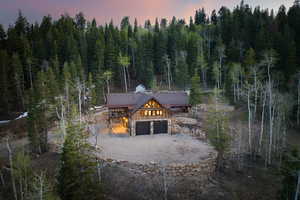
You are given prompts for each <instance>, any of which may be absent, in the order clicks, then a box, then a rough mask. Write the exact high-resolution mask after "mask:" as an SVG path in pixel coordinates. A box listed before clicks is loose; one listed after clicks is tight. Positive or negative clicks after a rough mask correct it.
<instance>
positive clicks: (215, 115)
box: [206, 109, 231, 170]
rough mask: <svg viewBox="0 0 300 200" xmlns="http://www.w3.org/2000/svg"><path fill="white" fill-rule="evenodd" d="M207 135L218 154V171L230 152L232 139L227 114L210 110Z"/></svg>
mask: <svg viewBox="0 0 300 200" xmlns="http://www.w3.org/2000/svg"><path fill="white" fill-rule="evenodd" d="M206 124H207V127H206V130H207V133H208V139H209V142H210V144H211V145H212V146H213V147H214V148H215V150H216V151H217V152H218V158H217V170H220V169H221V168H222V167H223V161H224V154H225V153H226V152H227V151H228V150H229V145H230V140H231V137H230V135H229V124H228V117H227V116H226V113H224V112H222V111H219V110H217V109H215V110H210V111H209V115H208V119H207V123H206Z"/></svg>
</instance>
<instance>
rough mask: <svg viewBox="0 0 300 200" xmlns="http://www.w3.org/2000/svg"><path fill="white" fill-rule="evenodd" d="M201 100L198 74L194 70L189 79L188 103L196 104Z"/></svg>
mask: <svg viewBox="0 0 300 200" xmlns="http://www.w3.org/2000/svg"><path fill="white" fill-rule="evenodd" d="M201 101H202V99H201V90H200V76H199V75H198V73H197V72H196V73H195V74H194V76H193V77H192V80H191V91H190V104H191V105H197V104H199V103H201Z"/></svg>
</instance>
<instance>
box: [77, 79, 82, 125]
mask: <svg viewBox="0 0 300 200" xmlns="http://www.w3.org/2000/svg"><path fill="white" fill-rule="evenodd" d="M83 85H84V84H82V83H81V82H80V80H79V79H77V80H76V89H77V92H78V111H79V122H80V123H81V122H82V117H81V116H82V100H81V99H82V93H83V88H84V86H83Z"/></svg>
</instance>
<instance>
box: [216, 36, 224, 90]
mask: <svg viewBox="0 0 300 200" xmlns="http://www.w3.org/2000/svg"><path fill="white" fill-rule="evenodd" d="M217 52H218V57H219V73H220V74H219V87H222V66H223V59H224V58H225V57H226V55H225V45H224V44H223V43H222V41H221V40H220V41H219V44H218V46H217Z"/></svg>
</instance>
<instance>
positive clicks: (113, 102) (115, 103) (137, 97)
mask: <svg viewBox="0 0 300 200" xmlns="http://www.w3.org/2000/svg"><path fill="white" fill-rule="evenodd" d="M151 99H154V100H156V101H157V102H158V103H159V104H161V105H162V106H163V107H165V108H171V107H172V106H189V103H188V95H187V93H186V92H158V93H141V92H138V93H110V94H107V107H109V108H117V107H118V108H120V107H128V108H129V109H130V110H132V112H135V111H136V110H138V109H139V108H140V107H142V106H143V105H144V104H145V103H147V102H148V101H149V100H151Z"/></svg>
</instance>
